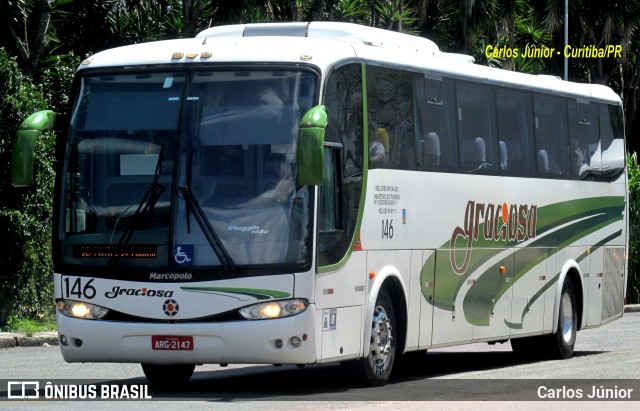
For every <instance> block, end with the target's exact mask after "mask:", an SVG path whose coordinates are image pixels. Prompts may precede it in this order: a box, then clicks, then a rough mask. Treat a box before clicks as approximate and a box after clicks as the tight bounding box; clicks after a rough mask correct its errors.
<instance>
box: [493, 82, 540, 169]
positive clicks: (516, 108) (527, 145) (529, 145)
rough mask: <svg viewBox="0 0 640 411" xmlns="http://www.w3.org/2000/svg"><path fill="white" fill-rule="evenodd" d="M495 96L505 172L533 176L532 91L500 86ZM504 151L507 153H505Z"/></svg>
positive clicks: (502, 163)
mask: <svg viewBox="0 0 640 411" xmlns="http://www.w3.org/2000/svg"><path fill="white" fill-rule="evenodd" d="M496 97H497V99H496V100H497V105H496V107H497V121H498V137H499V139H500V143H501V144H500V146H501V156H500V165H501V168H502V171H503V174H508V175H515V176H526V175H530V174H531V173H532V171H533V169H534V167H533V162H532V158H533V157H532V155H531V153H532V152H533V143H534V142H533V125H532V117H533V107H532V103H531V94H530V93H528V92H525V91H518V90H509V89H503V88H499V89H498V90H497V91H496ZM503 147H504V148H503ZM502 151H505V152H506V154H502Z"/></svg>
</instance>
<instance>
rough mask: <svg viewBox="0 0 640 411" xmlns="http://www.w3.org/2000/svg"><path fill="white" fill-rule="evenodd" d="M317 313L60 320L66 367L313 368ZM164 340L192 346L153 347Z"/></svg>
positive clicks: (66, 318)
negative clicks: (206, 319) (201, 319)
mask: <svg viewBox="0 0 640 411" xmlns="http://www.w3.org/2000/svg"><path fill="white" fill-rule="evenodd" d="M314 312H315V309H314V305H313V304H311V305H310V306H309V307H307V309H306V310H305V311H304V312H303V313H301V314H298V315H296V316H293V317H288V318H280V319H273V320H254V321H249V320H247V321H236V322H222V323H166V324H165V323H162V324H159V323H143V322H135V323H133V322H110V321H99V320H84V319H76V318H71V317H67V316H64V315H62V314H60V313H58V314H57V321H58V333H59V336H60V350H61V352H62V357H63V358H64V360H65V361H67V362H116V363H117V362H121V363H149V364H311V363H314V362H316V358H317V355H316V345H315V343H314V342H315V341H316V338H315V331H314V330H315V324H314ZM154 336H155V338H154ZM165 337H169V338H168V339H171V338H172V337H187V339H186V340H187V341H192V342H193V344H192V346H191V347H189V345H190V344H183V345H182V346H181V347H179V348H181V349H167V348H166V347H158V344H156V346H155V347H154V346H153V343H152V341H154V340H155V341H157V340H158V339H161V340H162V339H165V340H166V339H167V338H165ZM188 337H192V339H189V338H188ZM296 337H297V338H296ZM181 340H182V341H184V340H185V339H181ZM295 343H299V346H295ZM174 348H175V347H174ZM185 348H186V349H185Z"/></svg>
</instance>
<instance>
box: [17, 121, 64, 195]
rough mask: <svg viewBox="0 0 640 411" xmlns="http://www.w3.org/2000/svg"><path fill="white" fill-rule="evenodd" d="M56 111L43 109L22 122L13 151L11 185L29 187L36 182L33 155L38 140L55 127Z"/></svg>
mask: <svg viewBox="0 0 640 411" xmlns="http://www.w3.org/2000/svg"><path fill="white" fill-rule="evenodd" d="M54 123H55V113H54V112H53V111H51V110H43V111H38V112H36V113H33V114H32V115H30V116H29V117H27V119H26V120H25V121H23V122H22V124H20V128H19V129H18V133H17V135H16V140H15V141H14V143H13V149H12V152H11V185H12V186H14V187H29V186H32V185H33V184H34V178H33V155H34V149H35V145H36V141H37V140H38V139H39V138H40V137H41V136H42V134H43V133H44V132H45V131H47V130H51V129H52V128H53V124H54Z"/></svg>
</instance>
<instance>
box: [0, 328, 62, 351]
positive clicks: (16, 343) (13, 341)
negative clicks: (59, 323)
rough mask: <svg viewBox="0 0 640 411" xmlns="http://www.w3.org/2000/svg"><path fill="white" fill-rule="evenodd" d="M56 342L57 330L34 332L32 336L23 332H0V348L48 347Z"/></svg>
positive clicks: (57, 342)
mask: <svg viewBox="0 0 640 411" xmlns="http://www.w3.org/2000/svg"><path fill="white" fill-rule="evenodd" d="M58 344H60V343H59V341H58V332H57V331H45V332H39V333H34V334H33V336H32V337H27V335H26V334H24V333H0V348H13V347H49V346H51V345H58Z"/></svg>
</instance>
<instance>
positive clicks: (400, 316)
mask: <svg viewBox="0 0 640 411" xmlns="http://www.w3.org/2000/svg"><path fill="white" fill-rule="evenodd" d="M374 281H375V282H374V284H373V285H372V286H371V291H370V293H369V297H368V301H367V306H366V313H365V324H370V323H371V321H372V320H373V310H374V308H375V304H376V299H377V298H378V294H379V293H380V290H381V289H382V288H385V289H386V290H387V292H388V293H389V296H390V297H391V302H392V305H393V311H394V314H395V317H396V323H397V324H396V327H397V332H396V338H397V339H398V341H396V353H397V354H401V353H403V352H404V348H405V346H406V341H407V316H408V313H407V310H408V301H407V293H406V288H405V284H404V282H403V281H402V276H401V275H400V273H399V272H398V271H397V270H396V269H395V268H394V267H385V268H384V269H383V270H381V272H380V273H379V274H378V275H377V276H376V278H375V280H374ZM363 338H364V339H363V343H364V344H363V354H365V353H366V352H365V350H366V347H368V345H369V340H370V339H371V327H370V326H365V327H364V336H363Z"/></svg>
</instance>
